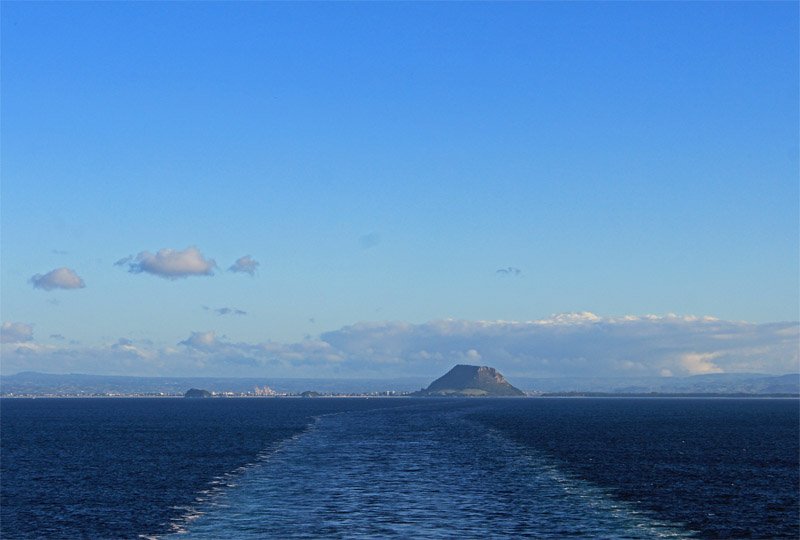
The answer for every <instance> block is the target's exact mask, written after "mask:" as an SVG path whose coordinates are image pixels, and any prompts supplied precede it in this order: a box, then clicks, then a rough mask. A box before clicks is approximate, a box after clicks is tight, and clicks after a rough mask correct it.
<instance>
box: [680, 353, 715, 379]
mask: <svg viewBox="0 0 800 540" xmlns="http://www.w3.org/2000/svg"><path fill="white" fill-rule="evenodd" d="M721 354H722V353H720V352H710V353H700V354H698V353H686V354H684V355H683V356H681V365H682V366H683V367H684V369H686V371H688V372H689V373H690V374H692V375H701V374H703V373H723V369H722V368H721V367H719V366H718V365H716V364H715V363H714V362H712V361H711V360H713V359H715V358H718V357H719V356H721Z"/></svg>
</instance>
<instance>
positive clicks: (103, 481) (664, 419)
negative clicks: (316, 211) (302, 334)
mask: <svg viewBox="0 0 800 540" xmlns="http://www.w3.org/2000/svg"><path fill="white" fill-rule="evenodd" d="M0 421H1V422H0V466H1V467H0V473H1V476H0V535H1V536H2V538H4V539H5V538H137V537H138V538H142V537H148V538H156V537H157V538H209V539H212V538H254V539H255V538H291V537H304V538H315V537H320V538H376V537H403V538H456V537H458V538H510V537H514V538H516V537H533V538H565V537H591V538H660V537H667V538H686V537H696V538H736V537H740V538H778V537H785V538H798V537H800V505H799V503H798V499H799V495H800V457H799V456H800V408H799V407H798V401H797V400H778V399H775V400H768V399H763V400H762V399H746V400H736V399H653V398H650V399H471V400H470V399H467V400H445V399H441V400H439V399H227V400H226V399H213V400H184V399H36V400H25V399H5V400H2V401H0Z"/></svg>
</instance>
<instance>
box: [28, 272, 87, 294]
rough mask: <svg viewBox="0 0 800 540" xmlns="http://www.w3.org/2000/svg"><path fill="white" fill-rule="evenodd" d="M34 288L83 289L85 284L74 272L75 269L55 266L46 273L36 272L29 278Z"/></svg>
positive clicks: (46, 289) (47, 289)
mask: <svg viewBox="0 0 800 540" xmlns="http://www.w3.org/2000/svg"><path fill="white" fill-rule="evenodd" d="M30 282H31V284H32V285H33V287H34V288H35V289H44V290H45V291H52V290H53V289H83V288H84V287H86V284H85V283H84V282H83V280H82V279H81V278H80V276H78V274H76V273H75V270H72V269H71V268H67V267H61V268H56V269H55V270H51V271H49V272H48V273H46V274H44V275H42V274H36V275H34V276H32V277H31V279H30Z"/></svg>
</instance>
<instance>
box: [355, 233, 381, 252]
mask: <svg viewBox="0 0 800 540" xmlns="http://www.w3.org/2000/svg"><path fill="white" fill-rule="evenodd" d="M380 243H381V235H379V234H378V233H374V232H371V233H369V234H365V235H363V236H362V237H360V238H359V239H358V244H359V245H360V246H361V249H369V248H372V247H375V246H377V245H378V244H380Z"/></svg>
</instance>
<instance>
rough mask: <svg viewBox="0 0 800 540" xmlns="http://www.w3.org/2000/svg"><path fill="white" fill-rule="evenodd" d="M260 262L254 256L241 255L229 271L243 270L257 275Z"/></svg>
mask: <svg viewBox="0 0 800 540" xmlns="http://www.w3.org/2000/svg"><path fill="white" fill-rule="evenodd" d="M259 264H260V263H259V262H258V261H257V260H255V259H254V258H252V257H251V256H250V255H245V256H244V257H239V258H238V259H236V262H235V263H233V264H232V265H231V267H230V268H228V272H243V273H245V274H250V275H251V276H252V275H255V273H256V270H258V266H259Z"/></svg>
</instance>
